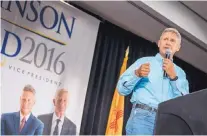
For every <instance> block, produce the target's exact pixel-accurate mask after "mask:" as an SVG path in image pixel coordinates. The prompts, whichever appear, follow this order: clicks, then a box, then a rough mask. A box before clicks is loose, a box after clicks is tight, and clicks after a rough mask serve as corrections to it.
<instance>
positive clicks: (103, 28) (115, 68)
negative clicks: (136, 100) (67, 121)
mask: <svg viewBox="0 0 207 136" xmlns="http://www.w3.org/2000/svg"><path fill="white" fill-rule="evenodd" d="M126 34H127V33H126V32H125V31H124V30H122V29H120V28H118V27H116V26H114V25H110V24H106V23H105V24H103V23H101V24H100V28H99V32H98V37H97V42H96V47H95V52H94V58H93V63H92V68H91V73H90V79H89V84H88V89H87V94H86V99H85V105H84V111H83V117H82V124H81V130H80V134H84V135H91V134H96V135H97V134H105V129H106V124H107V119H108V113H109V110H110V106H111V101H112V97H113V93H114V89H115V87H116V83H117V80H118V77H119V71H120V68H121V65H122V61H123V59H124V55H125V50H126V49H127V46H128V44H129V43H128V40H127V35H126Z"/></svg>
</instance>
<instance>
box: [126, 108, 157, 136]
mask: <svg viewBox="0 0 207 136" xmlns="http://www.w3.org/2000/svg"><path fill="white" fill-rule="evenodd" d="M155 117H156V112H150V111H147V110H143V109H140V108H132V111H131V114H130V117H129V119H128V121H127V125H126V135H153V131H154V124H155Z"/></svg>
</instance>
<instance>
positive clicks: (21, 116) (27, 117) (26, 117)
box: [20, 111, 31, 124]
mask: <svg viewBox="0 0 207 136" xmlns="http://www.w3.org/2000/svg"><path fill="white" fill-rule="evenodd" d="M30 115H31V112H30V113H29V114H28V115H27V116H25V119H26V122H27V120H28V119H29V117H30ZM23 118H24V116H23V115H22V113H21V111H20V124H21V121H22V119H23Z"/></svg>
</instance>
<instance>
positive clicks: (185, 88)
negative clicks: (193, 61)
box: [170, 71, 189, 98]
mask: <svg viewBox="0 0 207 136" xmlns="http://www.w3.org/2000/svg"><path fill="white" fill-rule="evenodd" d="M178 73H179V74H178V79H177V80H176V81H170V84H171V87H172V90H173V92H172V93H173V96H174V98H175V97H178V96H183V95H186V94H189V83H188V80H187V79H186V74H185V72H184V71H179V72H178Z"/></svg>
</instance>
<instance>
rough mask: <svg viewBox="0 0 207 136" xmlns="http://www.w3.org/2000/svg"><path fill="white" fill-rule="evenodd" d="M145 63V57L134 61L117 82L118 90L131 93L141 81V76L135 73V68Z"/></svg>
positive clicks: (124, 93) (125, 93)
mask: <svg viewBox="0 0 207 136" xmlns="http://www.w3.org/2000/svg"><path fill="white" fill-rule="evenodd" d="M142 64H143V59H139V60H137V61H136V62H134V63H133V64H132V65H131V66H130V67H129V68H128V69H127V70H126V71H125V72H124V73H123V74H122V75H121V77H120V79H119V81H118V83H117V89H118V92H119V93H120V94H121V95H124V96H126V95H128V94H130V93H131V92H132V91H133V89H134V87H135V86H136V84H137V83H138V82H139V81H140V79H141V78H140V77H138V76H137V75H136V74H135V70H136V69H138V68H139V67H140V66H141V65H142Z"/></svg>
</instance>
